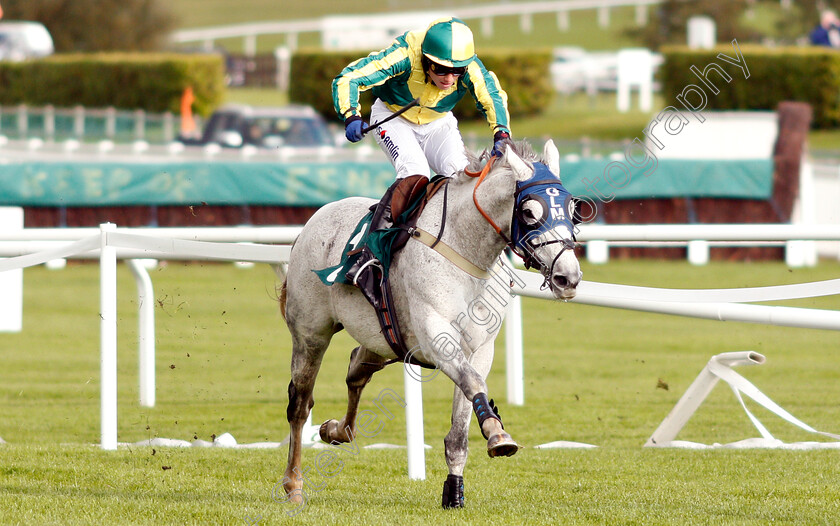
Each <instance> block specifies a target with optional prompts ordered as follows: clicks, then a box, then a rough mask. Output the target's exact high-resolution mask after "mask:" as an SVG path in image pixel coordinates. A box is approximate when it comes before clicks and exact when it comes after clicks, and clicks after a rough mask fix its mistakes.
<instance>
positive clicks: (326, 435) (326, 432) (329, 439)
mask: <svg viewBox="0 0 840 526" xmlns="http://www.w3.org/2000/svg"><path fill="white" fill-rule="evenodd" d="M331 424H332V426H331ZM330 427H333V428H336V429H337V428H338V420H327V421H326V422H324V423H323V424H321V427H320V428H318V435H320V437H321V440H322V441H324V442H325V443H327V444H332V443H333V441H334V440H336V439H335V437H333V436H332V435H331V434H330Z"/></svg>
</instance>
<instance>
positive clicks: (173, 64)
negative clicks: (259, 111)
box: [0, 53, 225, 115]
mask: <svg viewBox="0 0 840 526" xmlns="http://www.w3.org/2000/svg"><path fill="white" fill-rule="evenodd" d="M224 75H225V71H224V62H223V60H222V57H221V56H219V55H185V54H174V53H167V54H158V53H154V54H150V53H97V54H59V55H52V56H50V57H46V58H43V59H39V60H32V61H26V62H0V105H18V104H28V105H32V106H45V105H48V104H51V105H53V106H58V107H72V106H77V105H82V106H91V107H107V106H113V107H115V108H120V109H132V110H133V109H143V110H146V111H150V112H164V111H172V112H175V113H180V101H181V96H182V94H183V92H184V89H185V88H186V87H187V86H192V88H193V94H194V95H195V102H194V103H193V109H194V110H195V111H196V112H197V113H199V114H201V115H208V114H209V113H211V112H212V111H213V109H215V108H216V107H217V106H218V105H219V104H220V103H221V102H222V99H223V97H224V90H225V82H224Z"/></svg>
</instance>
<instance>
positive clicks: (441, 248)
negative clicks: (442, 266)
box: [410, 227, 490, 279]
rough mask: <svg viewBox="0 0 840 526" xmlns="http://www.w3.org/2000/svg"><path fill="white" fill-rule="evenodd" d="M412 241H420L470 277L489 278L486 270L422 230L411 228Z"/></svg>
mask: <svg viewBox="0 0 840 526" xmlns="http://www.w3.org/2000/svg"><path fill="white" fill-rule="evenodd" d="M410 232H411V237H412V239H416V240H417V241H420V242H421V243H423V244H424V245H426V246H427V247H429V248H431V249H433V250H434V251H435V252H438V253H439V254H440V255H442V256H443V257H445V258H446V259H448V260H449V261H451V262H452V263H453V264H454V265H455V266H456V267H458V268H459V269H461V270H463V271H464V272H466V273H467V274H469V275H470V276H472V277H474V278H478V279H487V278H489V277H490V272H488V271H487V270H486V269H483V268H481V267H479V266H478V265H476V264H475V263H473V262H472V261H470V260H468V259H467V258H465V257H464V256H462V255H461V254H459V253H458V252H456V251H455V249H454V248H452V247H450V246H449V245H447V244H446V243H444V242H443V241H441V240H440V239H439V238H437V237H435V236H433V235H432V234H430V233H428V232H426V231H425V230H423V229H422V228H416V227H415V228H413V229H411V230H410Z"/></svg>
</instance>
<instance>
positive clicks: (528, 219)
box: [522, 199, 544, 226]
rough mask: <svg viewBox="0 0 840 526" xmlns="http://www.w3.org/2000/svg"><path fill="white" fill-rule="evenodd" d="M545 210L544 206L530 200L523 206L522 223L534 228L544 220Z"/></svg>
mask: <svg viewBox="0 0 840 526" xmlns="http://www.w3.org/2000/svg"><path fill="white" fill-rule="evenodd" d="M543 215H544V210H543V207H542V205H541V204H540V203H539V202H537V201H535V200H533V199H530V200H528V201H525V202H524V203H523V204H522V221H523V222H524V223H525V224H526V225H528V226H534V225H536V224H537V223H539V222H540V220H542V218H543Z"/></svg>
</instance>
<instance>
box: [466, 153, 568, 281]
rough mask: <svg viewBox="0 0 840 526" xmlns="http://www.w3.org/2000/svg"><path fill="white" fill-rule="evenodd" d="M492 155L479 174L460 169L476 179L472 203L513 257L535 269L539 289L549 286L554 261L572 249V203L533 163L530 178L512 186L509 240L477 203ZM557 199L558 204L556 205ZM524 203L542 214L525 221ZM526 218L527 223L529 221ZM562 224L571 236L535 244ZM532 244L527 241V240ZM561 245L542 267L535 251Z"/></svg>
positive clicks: (548, 173)
mask: <svg viewBox="0 0 840 526" xmlns="http://www.w3.org/2000/svg"><path fill="white" fill-rule="evenodd" d="M495 161H496V156H491V157H490V159H489V160H488V161H487V164H486V165H484V168H482V170H481V171H480V172H471V171H469V170H464V173H465V174H466V175H467V176H469V177H474V178H477V181H476V183H475V187H474V188H473V203H474V204H475V207H476V209H478V212H479V213H480V214H481V216H482V217H483V218H484V219H485V220H486V221H487V222H488V223H490V226H492V227H493V229H494V230H495V231H496V233H497V234H499V236H501V238H502V239H503V240H504V241H505V244H506V245H507V246H508V248H509V249H510V250H511V251H512V252H513V253H514V254H516V255H517V256H519V257H520V258H522V260H523V262H524V263H525V268H532V267H533V268H538V269H539V270H540V273H541V274H542V275H543V277H544V278H545V281H544V282H543V284H542V288H545V287H547V286H548V285H549V280H550V279H551V276H552V274H553V273H554V266H555V265H556V264H557V260H558V259H560V256H562V255H563V252H565V251H566V250H574V248H575V235H574V226H573V223H572V219H571V218H572V217H573V213H574V210H573V209H569V207H570V205H571V203H572V201H571V194H570V193H569V192H568V191H567V190H566V189H565V188H564V187H563V185H562V184H561V183H560V180H559V179H558V178H557V176H555V175H554V174H552V173H551V171H550V170H549V169H548V167H547V166H545V165H544V164H542V163H535V164H534V175H533V176H532V177H531V178H530V179H528V180H526V181H521V182H517V183H516V192H515V193H514V199H515V204H514V208H513V218H512V220H511V237H508V236H507V235H505V233H504V232H503V231H502V229H501V227H499V225H497V224H496V222H495V221H493V219H492V218H491V217H490V216H489V215H488V214H487V212H485V211H484V209H483V208H482V207H481V205H480V204H479V203H478V198H477V192H478V187H479V186H481V184H482V183H483V182H484V180H485V178H486V177H487V174H488V173H490V170H491V169H492V167H493V163H494V162H495ZM558 200H559V201H561V202H559V203H558ZM528 201H535V202H537V203H538V204H539V206H540V208H541V210H542V214H541V216H540V217H531V218H527V217H526V215H525V208H524V205H525V203H526V202H528ZM529 219H530V221H529ZM561 224H562V225H564V226H566V227H567V228H568V229H569V232H570V233H571V239H551V240H548V241H541V242H538V241H536V240H537V239H538V238H539V237H541V236H543V235H545V234H547V233H548V232H552V231H553V230H554V229H555V228H556V227H557V226H559V225H561ZM532 239H533V240H534V241H531V240H532ZM554 243H562V244H563V248H562V249H561V250H560V252H558V253H557V255H556V256H554V259H553V260H552V262H551V265H545V264H543V263H542V262H541V261H539V260H538V259H537V258H536V257H535V254H536V251H537V250H538V249H540V248H542V247H545V246H547V245H551V244H554Z"/></svg>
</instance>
